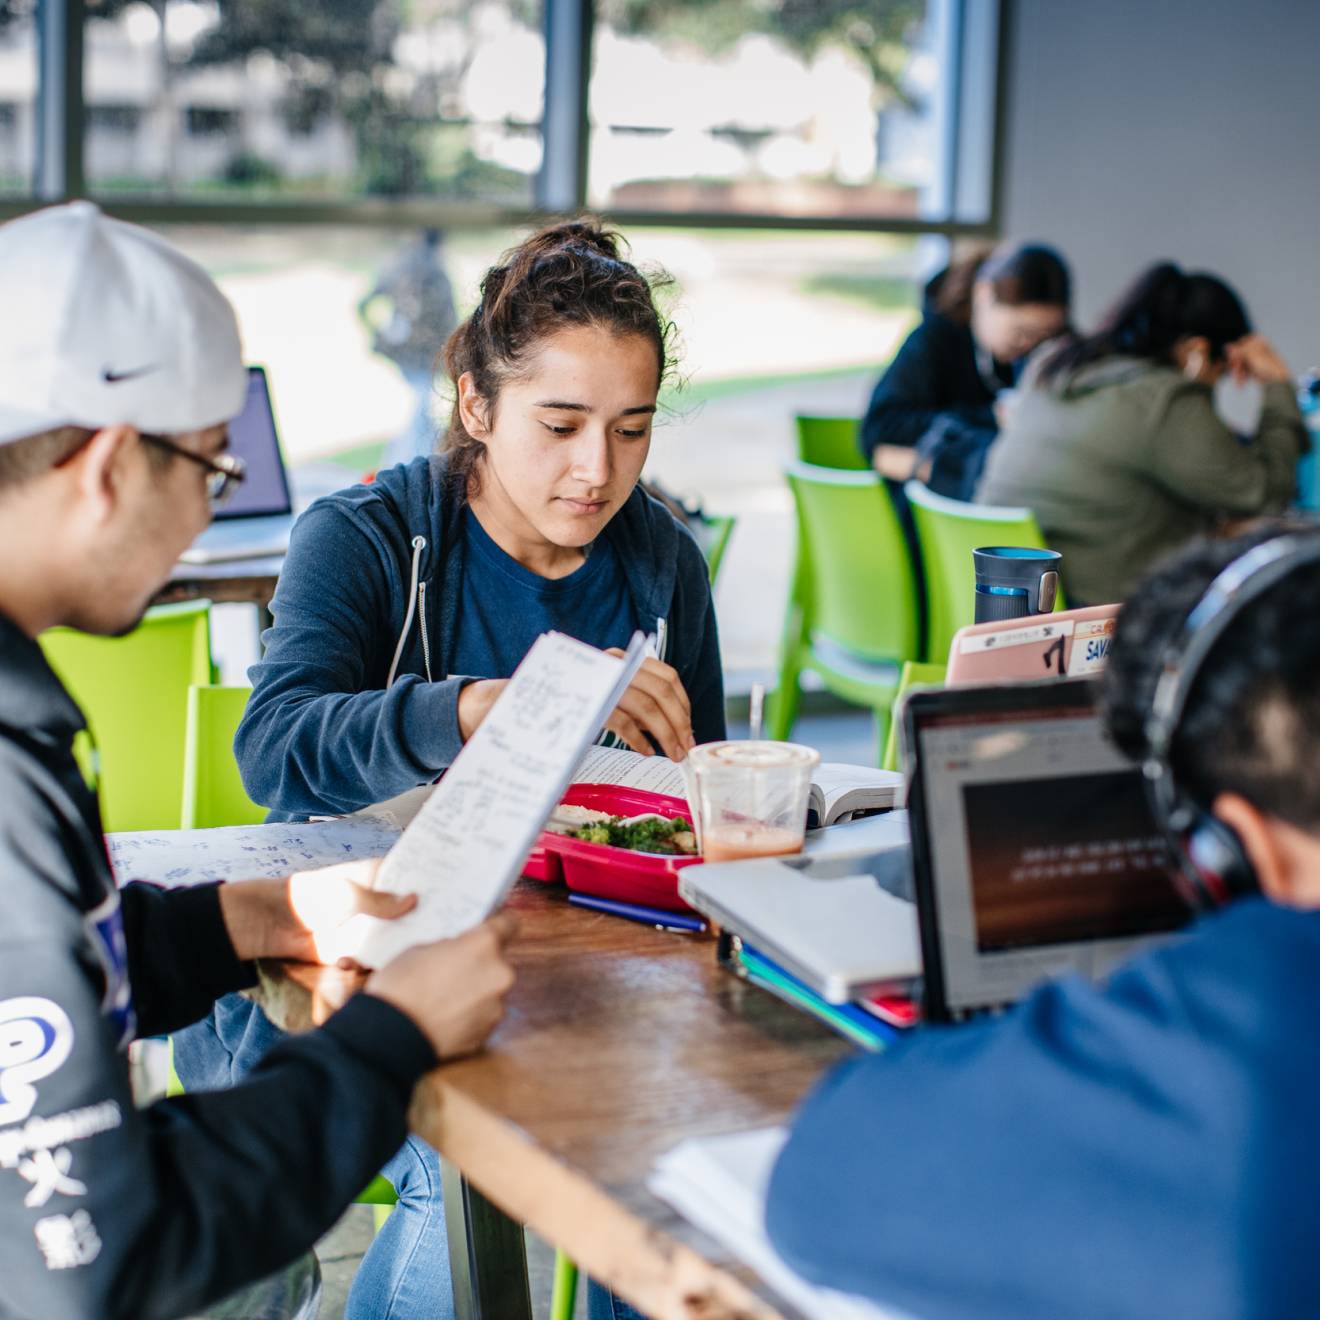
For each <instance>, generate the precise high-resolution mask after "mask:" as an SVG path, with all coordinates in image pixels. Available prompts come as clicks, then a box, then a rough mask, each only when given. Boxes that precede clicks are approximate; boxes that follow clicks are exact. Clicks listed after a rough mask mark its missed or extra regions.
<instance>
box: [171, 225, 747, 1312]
mask: <svg viewBox="0 0 1320 1320" xmlns="http://www.w3.org/2000/svg"><path fill="white" fill-rule="evenodd" d="M654 289H655V284H654V283H653V282H651V281H648V279H647V278H646V276H644V275H643V274H642V273H641V272H640V271H639V270H638V269H637V268H636V267H635V266H634V265H632V264H631V263H630V262H629V261H628V260H627V259H626V258H625V256H624V254H623V243H622V239H621V238H620V237H619V235H617V234H615V233H613V232H611V231H609V230H607V229H604V228H602V227H601V226H600V225H599V224H597V223H595V222H594V221H589V220H584V221H578V222H575V223H569V224H560V225H556V226H553V227H551V228H548V229H545V230H542V231H541V232H539V233H536V234H533V235H532V236H531V237H529V238H528V239H527V240H526V241H525V242H523V243H522V244H520V245H519V246H518V247H517V248H515V249H514V250H513V251H511V252H509V253H507V254H506V255H505V257H504V259H503V260H502V262H501V263H500V264H499V265H497V266H495V267H494V268H492V269H491V270H490V271H489V272H488V273H487V275H486V278H485V280H484V282H483V284H482V291H481V302H480V304H479V306H478V307H477V309H476V311H474V312H473V314H472V315H471V317H469V318H468V320H467V321H466V322H465V323H464V324H463V325H461V326H460V327H459V328H458V329H457V330H456V331H455V332H454V333H453V335H452V336H451V338H450V340H449V342H448V345H447V346H446V350H445V364H446V368H447V373H448V376H449V379H450V380H451V381H453V382H454V387H455V391H456V397H455V401H454V407H453V415H452V417H451V420H450V424H449V429H448V432H447V434H446V436H445V437H444V441H443V444H442V446H441V452H440V453H439V454H436V455H433V456H431V457H429V458H428V457H423V458H417V459H413V460H412V461H411V462H409V463H405V464H400V465H399V466H398V467H394V468H390V469H389V470H388V471H385V472H382V473H380V474H378V476H377V478H376V480H375V482H374V483H372V484H370V485H360V486H355V487H352V488H351V489H348V490H345V491H341V492H339V493H338V494H335V495H332V496H329V497H327V498H325V499H322V500H318V501H317V502H316V503H315V504H314V505H312V507H311V508H310V509H308V511H307V512H306V513H305V514H304V515H303V516H302V517H301V518H300V519H299V520H298V524H297V526H296V527H295V528H294V532H293V538H292V541H291V543H290V547H289V554H288V558H287V560H286V562H285V567H284V571H283V573H282V574H281V576H280V582H279V587H278V589H277V591H276V593H275V599H274V602H273V604H272V610H273V612H274V615H275V626H274V627H273V628H272V629H271V630H270V631H269V632H267V633H266V635H265V638H264V640H265V643H266V653H265V656H264V658H263V659H262V660H261V662H260V663H259V664H258V665H256V666H255V667H254V668H253V669H252V671H251V676H252V679H253V681H254V689H253V693H252V697H251V700H250V701H249V703H248V707H247V712H246V714H245V715H244V718H243V721H242V724H241V726H240V728H239V730H238V736H237V738H236V741H235V751H236V753H237V756H238V761H239V766H240V769H241V771H242V774H243V781H244V784H245V785H246V787H247V790H248V792H249V794H250V795H251V796H252V798H253V800H254V801H257V802H260V803H263V804H264V805H265V806H267V807H270V808H271V809H272V818H275V819H296V818H304V817H307V816H309V815H321V814H339V813H343V812H348V811H353V810H356V809H357V808H359V807H364V806H367V805H368V804H370V803H373V802H381V801H383V800H385V799H386V798H390V797H393V796H395V795H396V794H398V793H401V792H403V791H404V790H406V789H409V788H412V787H414V786H416V785H418V784H424V783H428V782H429V781H431V780H434V779H435V778H436V777H437V776H438V775H439V774H441V773H442V772H443V771H444V770H445V768H446V767H447V766H448V765H449V764H450V763H451V762H452V761H453V759H454V758H455V757H456V756H457V755H458V753H459V751H460V749H461V748H462V746H463V744H464V742H466V740H467V739H468V738H470V737H471V736H472V734H473V732H474V731H475V729H476V728H477V727H478V726H479V725H480V724H481V721H482V720H483V719H484V718H485V716H486V714H487V713H488V712H489V710H490V708H491V706H492V705H493V704H494V702H495V700H496V698H497V697H498V696H499V694H500V692H501V691H502V690H503V688H504V686H505V684H506V683H507V681H508V679H509V676H510V675H511V674H512V673H513V671H514V669H515V668H516V667H517V666H518V664H519V662H520V661H521V660H522V658H523V656H524V655H525V654H526V652H527V650H528V649H529V648H530V647H531V645H532V643H533V642H535V640H536V639H537V637H538V636H540V635H541V634H542V633H543V632H545V631H547V630H548V629H556V630H558V631H560V632H565V633H568V634H569V635H571V636H573V637H576V638H578V639H579V640H581V641H584V642H587V643H589V644H591V645H593V646H597V647H601V648H610V647H623V646H626V645H627V644H628V641H629V639H630V638H631V637H632V635H633V633H634V632H636V631H637V630H639V629H640V630H642V631H644V632H647V633H655V634H656V635H657V637H658V639H659V642H660V652H661V653H660V655H659V657H658V658H657V659H651V660H648V661H647V662H646V663H645V666H644V668H643V669H642V671H641V672H640V673H639V674H638V676H637V678H636V679H635V680H634V682H633V684H632V686H631V687H630V688H629V689H628V691H627V692H626V693H625V694H624V697H623V699H622V700H621V701H620V703H619V705H618V707H617V708H616V710H615V711H614V713H613V714H612V715H611V717H610V719H609V721H608V723H607V728H608V730H609V732H610V733H611V734H612V735H613V736H614V738H615V739H616V740H617V741H619V742H621V743H623V744H626V745H627V746H630V747H633V748H635V749H636V750H637V751H639V752H642V753H644V754H648V755H649V754H652V753H656V754H663V755H666V756H669V757H672V758H674V759H680V758H681V757H683V756H684V755H685V754H686V752H687V751H688V749H689V748H690V747H691V746H693V744H694V743H696V742H708V741H712V740H715V739H719V738H723V737H724V732H725V729H724V690H723V680H722V676H721V669H720V651H719V638H718V636H717V633H716V627H715V610H714V605H713V602H712V599H711V593H710V584H709V578H708V576H707V571H706V565H705V562H704V560H703V558H702V555H701V551H700V550H699V549H698V547H697V544H696V542H695V541H694V540H693V539H692V537H691V535H690V534H689V533H688V532H687V531H686V529H685V528H683V527H681V526H680V525H679V524H678V523H677V522H676V521H675V520H674V518H673V516H672V515H671V514H670V513H669V511H668V510H667V509H665V508H664V507H663V506H662V505H660V504H658V503H657V502H656V501H654V500H652V499H651V498H650V497H649V496H647V495H646V494H645V493H644V492H643V491H642V490H641V489H640V487H639V486H638V479H639V477H640V476H641V472H642V466H643V464H644V463H645V462H646V456H647V452H648V450H649V448H650V444H651V424H652V419H653V417H654V414H655V411H656V400H657V396H658V394H659V390H660V385H661V382H662V381H663V380H664V379H665V377H666V374H667V373H668V371H669V369H670V367H671V360H670V339H671V335H672V326H671V325H670V323H669V322H668V321H666V320H665V319H664V317H663V316H661V314H660V313H659V312H658V311H657V308H656V303H655V298H654ZM278 1035H279V1033H278V1032H277V1031H276V1029H275V1028H274V1027H273V1026H272V1025H271V1024H270V1022H269V1021H268V1020H267V1019H266V1018H265V1016H264V1015H263V1014H262V1013H261V1012H260V1010H259V1009H257V1008H256V1007H255V1006H254V1005H252V1004H250V1003H249V1002H247V1001H246V1000H241V999H237V998H236V997H230V998H228V999H225V1000H221V1001H220V1003H219V1004H217V1006H216V1010H215V1014H214V1017H213V1019H212V1020H211V1021H209V1022H206V1023H203V1024H201V1025H200V1026H199V1027H195V1028H192V1029H190V1030H189V1031H186V1032H183V1033H181V1034H180V1035H178V1036H176V1037H175V1063H176V1067H177V1069H178V1072H179V1076H180V1078H181V1079H182V1081H183V1083H184V1085H185V1086H186V1087H187V1088H188V1089H190V1090H191V1089H197V1088H202V1087H208V1086H209V1087H214V1086H216V1085H225V1084H227V1083H228V1082H229V1080H230V1078H231V1077H237V1076H239V1075H242V1074H243V1073H245V1072H247V1071H248V1070H250V1069H251V1068H252V1067H253V1066H255V1064H256V1062H257V1061H258V1060H259V1059H260V1057H261V1056H262V1055H263V1054H264V1053H265V1052H266V1050H267V1049H269V1048H270V1047H271V1046H272V1045H273V1044H274V1043H275V1041H276V1040H277V1038H278ZM384 1173H385V1175H386V1177H387V1178H388V1179H389V1180H390V1182H391V1183H393V1184H394V1186H395V1189H396V1191H397V1192H398V1194H399V1205H398V1206H397V1208H396V1209H395V1210H394V1212H393V1213H391V1215H390V1217H389V1219H388V1220H387V1221H386V1225H385V1227H384V1228H383V1229H382V1231H381V1233H380V1234H379V1236H378V1237H377V1238H376V1240H375V1242H374V1243H373V1244H372V1246H371V1248H370V1250H369V1251H368V1252H367V1255H366V1258H365V1259H364V1261H363V1264H362V1267H361V1269H360V1270H359V1272H358V1276H357V1279H356V1281H355V1283H354V1285H353V1291H352V1293H351V1295H350V1297H349V1303H348V1309H347V1313H346V1314H347V1316H348V1318H349V1320H365V1318H366V1317H371V1320H405V1318H406V1317H412V1316H422V1315H425V1316H427V1317H444V1316H448V1315H452V1314H453V1302H452V1299H451V1295H450V1281H449V1273H448V1270H449V1266H448V1259H449V1258H448V1252H447V1248H446V1245H445V1237H444V1210H443V1203H442V1198H441V1194H440V1178H439V1166H438V1162H437V1159H436V1155H435V1152H434V1151H432V1150H430V1149H429V1148H428V1147H426V1146H425V1145H424V1144H423V1143H421V1142H419V1141H417V1140H416V1139H410V1140H409V1142H408V1144H407V1145H406V1146H405V1147H404V1148H403V1149H402V1150H401V1151H400V1152H399V1153H398V1155H397V1156H396V1157H395V1158H394V1160H392V1161H391V1163H390V1165H389V1166H387V1167H386V1169H385V1170H384ZM603 1296H604V1295H603V1294H602V1298H603ZM600 1300H601V1299H600V1298H598V1299H597V1303H598V1304H599V1302H600Z"/></svg>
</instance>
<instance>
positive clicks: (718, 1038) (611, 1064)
mask: <svg viewBox="0 0 1320 1320" xmlns="http://www.w3.org/2000/svg"><path fill="white" fill-rule="evenodd" d="M509 906H510V907H512V908H514V909H515V910H516V911H517V912H518V914H519V917H520V918H521V922H522V927H521V931H520V934H519V936H518V938H517V940H516V942H515V943H514V945H513V947H512V950H511V959H512V961H513V962H514V964H515V966H516V968H517V972H518V980H517V984H516V985H515V987H514V989H513V991H512V993H511V994H510V996H509V999H508V1012H507V1016H506V1018H505V1020H504V1022H503V1023H502V1024H501V1026H500V1027H499V1029H498V1030H497V1031H496V1033H495V1035H494V1036H493V1037H492V1039H491V1042H490V1046H489V1048H488V1050H487V1051H486V1052H485V1053H483V1054H481V1055H478V1056H476V1057H474V1058H471V1059H466V1060H461V1061H459V1062H456V1063H453V1064H449V1065H446V1066H445V1067H443V1068H439V1069H437V1070H436V1071H435V1072H434V1073H432V1074H430V1075H429V1076H428V1077H426V1078H425V1079H424V1080H423V1081H422V1083H421V1084H420V1085H419V1087H418V1090H417V1093H416V1095H415V1097H414V1101H413V1109H412V1114H411V1122H412V1125H413V1128H414V1130H415V1131H416V1132H417V1133H418V1134H419V1135H420V1136H422V1137H423V1138H425V1139H426V1140H427V1141H428V1142H430V1143H431V1144H432V1145H433V1146H435V1147H436V1149H437V1150H439V1152H440V1153H441V1155H443V1156H444V1157H445V1160H446V1162H447V1163H448V1164H449V1165H452V1166H453V1168H454V1169H455V1170H456V1171H457V1174H456V1175H454V1177H453V1184H454V1185H453V1186H452V1187H451V1186H450V1185H449V1184H447V1185H446V1205H447V1209H448V1211H449V1218H450V1225H451V1258H452V1259H453V1263H454V1265H455V1295H456V1299H457V1300H458V1303H459V1315H460V1317H464V1316H469V1315H470V1316H482V1317H487V1318H489V1320H520V1317H522V1316H523V1315H528V1314H530V1312H529V1311H528V1309H527V1304H526V1289H527V1284H526V1265H525V1262H524V1261H523V1260H522V1240H521V1233H520V1231H519V1230H518V1229H517V1224H516V1223H510V1222H509V1220H508V1219H506V1218H505V1216H506V1215H507V1216H511V1217H512V1219H513V1220H514V1221H517V1222H518V1223H525V1224H527V1225H529V1226H530V1227H531V1228H533V1229H534V1230H535V1231H536V1232H537V1233H539V1234H541V1236H543V1237H544V1238H546V1239H547V1240H548V1241H550V1242H551V1243H553V1244H554V1245H555V1246H557V1247H561V1248H562V1249H563V1250H565V1251H566V1252H567V1253H568V1254H569V1255H570V1256H571V1257H572V1258H573V1259H574V1260H575V1261H576V1262H577V1263H578V1265H579V1266H580V1267H581V1269H582V1271H583V1273H584V1274H590V1275H591V1276H592V1277H594V1278H596V1279H599V1280H601V1281H602V1282H604V1283H608V1284H609V1285H610V1286H611V1287H613V1288H614V1289H615V1290H616V1291H617V1292H619V1293H620V1295H622V1296H624V1297H626V1298H627V1299H628V1300H629V1301H631V1302H632V1303H633V1304H634V1305H635V1306H638V1307H639V1308H640V1309H641V1310H642V1311H643V1312H645V1313H646V1314H647V1315H649V1316H652V1317H654V1318H655V1320H668V1318H669V1317H683V1320H698V1318H699V1320H717V1318H723V1320H732V1318H733V1317H738V1318H739V1320H752V1318H753V1317H755V1318H757V1320H770V1318H771V1317H775V1316H790V1315H795V1314H796V1312H794V1311H792V1310H791V1309H790V1308H787V1307H785V1306H782V1305H780V1304H777V1303H776V1301H775V1299H774V1298H773V1297H772V1296H771V1295H770V1294H769V1293H768V1292H767V1291H766V1290H765V1288H764V1287H763V1286H762V1285H761V1284H760V1283H759V1281H758V1280H757V1279H756V1278H755V1277H754V1276H752V1275H751V1274H750V1272H749V1271H747V1270H746V1269H744V1268H743V1267H742V1266H741V1265H739V1264H737V1263H736V1262H735V1261H733V1260H731V1259H730V1258H729V1256H728V1254H727V1253H726V1252H725V1251H724V1250H723V1249H722V1248H721V1247H720V1246H719V1245H718V1244H716V1243H715V1242H714V1241H713V1240H712V1239H710V1238H709V1237H706V1236H705V1235H704V1234H701V1233H699V1232H698V1231H697V1230H696V1229H694V1228H692V1227H691V1226H690V1225H688V1224H687V1223H686V1222H685V1221H683V1220H681V1219H680V1218H679V1217H678V1216H677V1215H676V1214H675V1213H674V1212H673V1211H671V1210H670V1209H669V1208H668V1207H667V1206H666V1205H664V1204H663V1203H662V1202H660V1201H658V1200H657V1199H656V1198H655V1197H653V1196H652V1195H651V1194H650V1193H649V1192H648V1191H647V1190H646V1186H645V1180H646V1177H647V1175H648V1173H649V1172H650V1169H651V1166H652V1164H653V1162H654V1161H655V1159H656V1157H657V1156H658V1155H660V1154H661V1153H662V1152H663V1151H665V1150H668V1149H669V1148H670V1147H671V1146H673V1145H674V1144H675V1143H676V1142H678V1141H681V1140H682V1139H683V1138H685V1137H692V1136H701V1135H708V1134H713V1133H719V1132H730V1131H737V1130H740V1129H745V1128H754V1127H765V1126H769V1125H771V1124H776V1123H781V1122H783V1121H784V1119H785V1118H786V1117H787V1116H788V1114H789V1112H790V1111H791V1110H792V1108H793V1107H794V1105H795V1104H796V1103H797V1102H798V1100H799V1099H800V1098H801V1097H802V1095H803V1094H804V1093H805V1092H806V1090H807V1089H808V1088H809V1087H810V1085H811V1084H812V1082H813V1081H815V1079H816V1078H817V1077H818V1076H819V1075H820V1073H821V1071H822V1070H823V1069H824V1068H825V1067H826V1066H827V1065H828V1064H830V1063H832V1062H833V1061H835V1060H836V1059H838V1058H840V1057H842V1056H843V1055H844V1054H846V1053H847V1052H848V1048H849V1047H848V1046H847V1045H846V1044H845V1042H843V1041H842V1040H840V1039H839V1038H838V1037H836V1036H835V1035H833V1034H832V1033H831V1032H829V1031H828V1030H827V1029H826V1028H824V1027H823V1026H821V1025H819V1024H818V1023H817V1022H815V1021H814V1020H813V1019H811V1018H809V1017H807V1016H805V1015H804V1014H802V1013H799V1012H798V1011H796V1010H794V1009H792V1008H789V1007H788V1006H787V1005H785V1004H783V1003H781V1002H780V1001H779V1000H777V999H775V998H773V997H772V996H770V995H768V994H766V993H765V992H764V991H760V990H757V989H755V988H754V987H751V986H748V985H746V984H745V983H743V982H742V981H740V980H738V979H737V978H736V977H734V976H731V975H730V974H729V973H728V972H727V971H724V970H723V969H721V968H720V967H719V966H718V965H717V964H716V961H715V945H714V941H713V940H712V939H710V938H709V937H696V936H684V935H677V934H672V933H668V932H663V931H657V930H654V929H651V928H649V927H646V926H642V925H639V924H636V923H634V922H629V921H624V920H620V919H619V918H617V917H610V916H606V915H604V914H597V913H592V912H587V911H584V910H582V909H579V908H574V907H570V906H569V905H568V904H567V903H566V902H565V901H564V891H563V890H562V889H551V888H547V887H546V886H543V885H540V884H538V883H536V882H535V881H529V880H524V881H521V882H520V883H519V885H518V886H517V888H516V889H515V891H514V893H513V896H512V897H511V899H510V903H509ZM309 988H310V989H311V990H312V991H313V994H312V995H310V996H309V995H308V993H307V990H308V989H309ZM349 992H351V986H349V985H348V984H347V983H346V981H345V978H344V975H343V974H342V973H335V972H333V971H330V972H324V971H320V970H317V969H303V968H291V969H289V970H288V973H287V979H283V980H281V979H280V978H279V977H278V976H277V979H276V983H275V984H268V985H267V987H266V993H265V1001H266V1008H267V1011H268V1012H269V1013H270V1014H271V1015H272V1016H273V1017H274V1018H275V1019H276V1020H277V1021H282V1023H283V1024H285V1025H288V1026H290V1027H292V1028H294V1029H296V1028H297V1027H299V1026H306V1025H309V1024H310V1022H311V1021H312V1020H314V1019H319V1018H322V1017H324V1016H325V1014H326V1013H328V1012H329V1011H332V1010H333V1008H334V1006H335V1005H336V1003H337V1002H340V1001H342V998H343V997H344V996H345V994H346V993H349ZM457 1175H461V1184H460V1181H459V1178H458V1176H457ZM483 1194H484V1195H483ZM490 1202H493V1203H494V1204H493V1205H491V1204H490ZM496 1207H498V1209H496ZM456 1211H459V1212H460V1213H458V1214H457V1215H456V1214H455V1212H456ZM500 1211H503V1212H504V1213H503V1214H501V1213H500ZM456 1219H457V1220H458V1221H459V1222H455V1221H456ZM463 1220H466V1221H467V1223H466V1228H467V1232H468V1234H469V1237H468V1240H467V1241H466V1242H464V1241H462V1239H461V1238H460V1239H459V1240H458V1241H455V1239H454V1236H453V1235H454V1234H455V1233H461V1231H462V1229H463V1228H464V1226H465V1225H464V1224H463V1222H462V1221H463Z"/></svg>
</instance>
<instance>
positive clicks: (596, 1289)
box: [587, 1280, 646, 1320]
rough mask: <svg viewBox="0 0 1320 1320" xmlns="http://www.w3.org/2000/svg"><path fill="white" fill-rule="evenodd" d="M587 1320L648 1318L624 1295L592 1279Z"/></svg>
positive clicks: (588, 1291)
mask: <svg viewBox="0 0 1320 1320" xmlns="http://www.w3.org/2000/svg"><path fill="white" fill-rule="evenodd" d="M587 1320H646V1317H645V1316H644V1315H643V1314H642V1313H641V1312H640V1311H635V1310H634V1309H633V1308H632V1307H631V1306H629V1305H628V1303H627V1302H625V1301H624V1300H623V1298H622V1297H616V1296H615V1295H614V1294H613V1293H612V1292H610V1290H609V1289H608V1288H603V1287H601V1285H600V1284H598V1283H596V1282H595V1280H591V1281H590V1282H588V1284H587Z"/></svg>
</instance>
